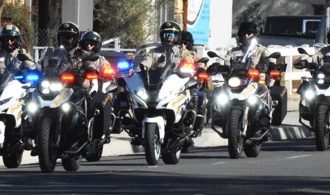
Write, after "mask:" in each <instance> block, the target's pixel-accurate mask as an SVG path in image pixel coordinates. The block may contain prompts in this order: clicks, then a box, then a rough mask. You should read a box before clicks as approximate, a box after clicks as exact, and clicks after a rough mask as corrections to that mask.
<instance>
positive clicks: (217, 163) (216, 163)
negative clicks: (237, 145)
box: [212, 162, 227, 165]
mask: <svg viewBox="0 0 330 195" xmlns="http://www.w3.org/2000/svg"><path fill="white" fill-rule="evenodd" d="M225 163H227V162H215V163H212V164H213V165H222V164H225Z"/></svg>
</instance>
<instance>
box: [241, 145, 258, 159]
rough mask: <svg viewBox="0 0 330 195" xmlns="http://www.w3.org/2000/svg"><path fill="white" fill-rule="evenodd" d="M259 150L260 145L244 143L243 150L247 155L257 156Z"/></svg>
mask: <svg viewBox="0 0 330 195" xmlns="http://www.w3.org/2000/svg"><path fill="white" fill-rule="evenodd" d="M260 151H261V145H256V144H246V145H245V146H244V152H245V155H246V156H247V157H257V156H259V153H260Z"/></svg>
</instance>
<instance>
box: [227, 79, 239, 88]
mask: <svg viewBox="0 0 330 195" xmlns="http://www.w3.org/2000/svg"><path fill="white" fill-rule="evenodd" d="M228 85H229V87H233V88H236V87H239V86H240V85H241V79H240V78H238V77H231V78H230V79H229V80H228Z"/></svg>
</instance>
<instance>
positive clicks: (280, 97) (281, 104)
mask: <svg viewBox="0 0 330 195" xmlns="http://www.w3.org/2000/svg"><path fill="white" fill-rule="evenodd" d="M275 87H276V90H275ZM274 91H276V92H274ZM272 92H273V94H272V99H273V100H277V101H278V105H277V106H276V107H275V109H274V111H273V114H272V123H271V124H272V125H274V126H280V125H281V124H282V121H283V119H284V117H285V116H286V114H287V104H288V93H287V89H286V88H285V87H283V86H274V87H273V89H272ZM274 93H275V94H274Z"/></svg>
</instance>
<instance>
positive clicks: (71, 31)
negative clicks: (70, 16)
mask: <svg viewBox="0 0 330 195" xmlns="http://www.w3.org/2000/svg"><path fill="white" fill-rule="evenodd" d="M79 33H80V31H79V27H78V26H77V25H76V24H74V23H72V22H64V23H62V24H61V25H60V26H59V27H58V30H57V41H58V44H59V45H61V44H62V43H61V42H62V40H63V38H65V37H73V38H74V40H73V42H72V45H71V46H72V47H73V48H74V47H77V46H78V41H79Z"/></svg>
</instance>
